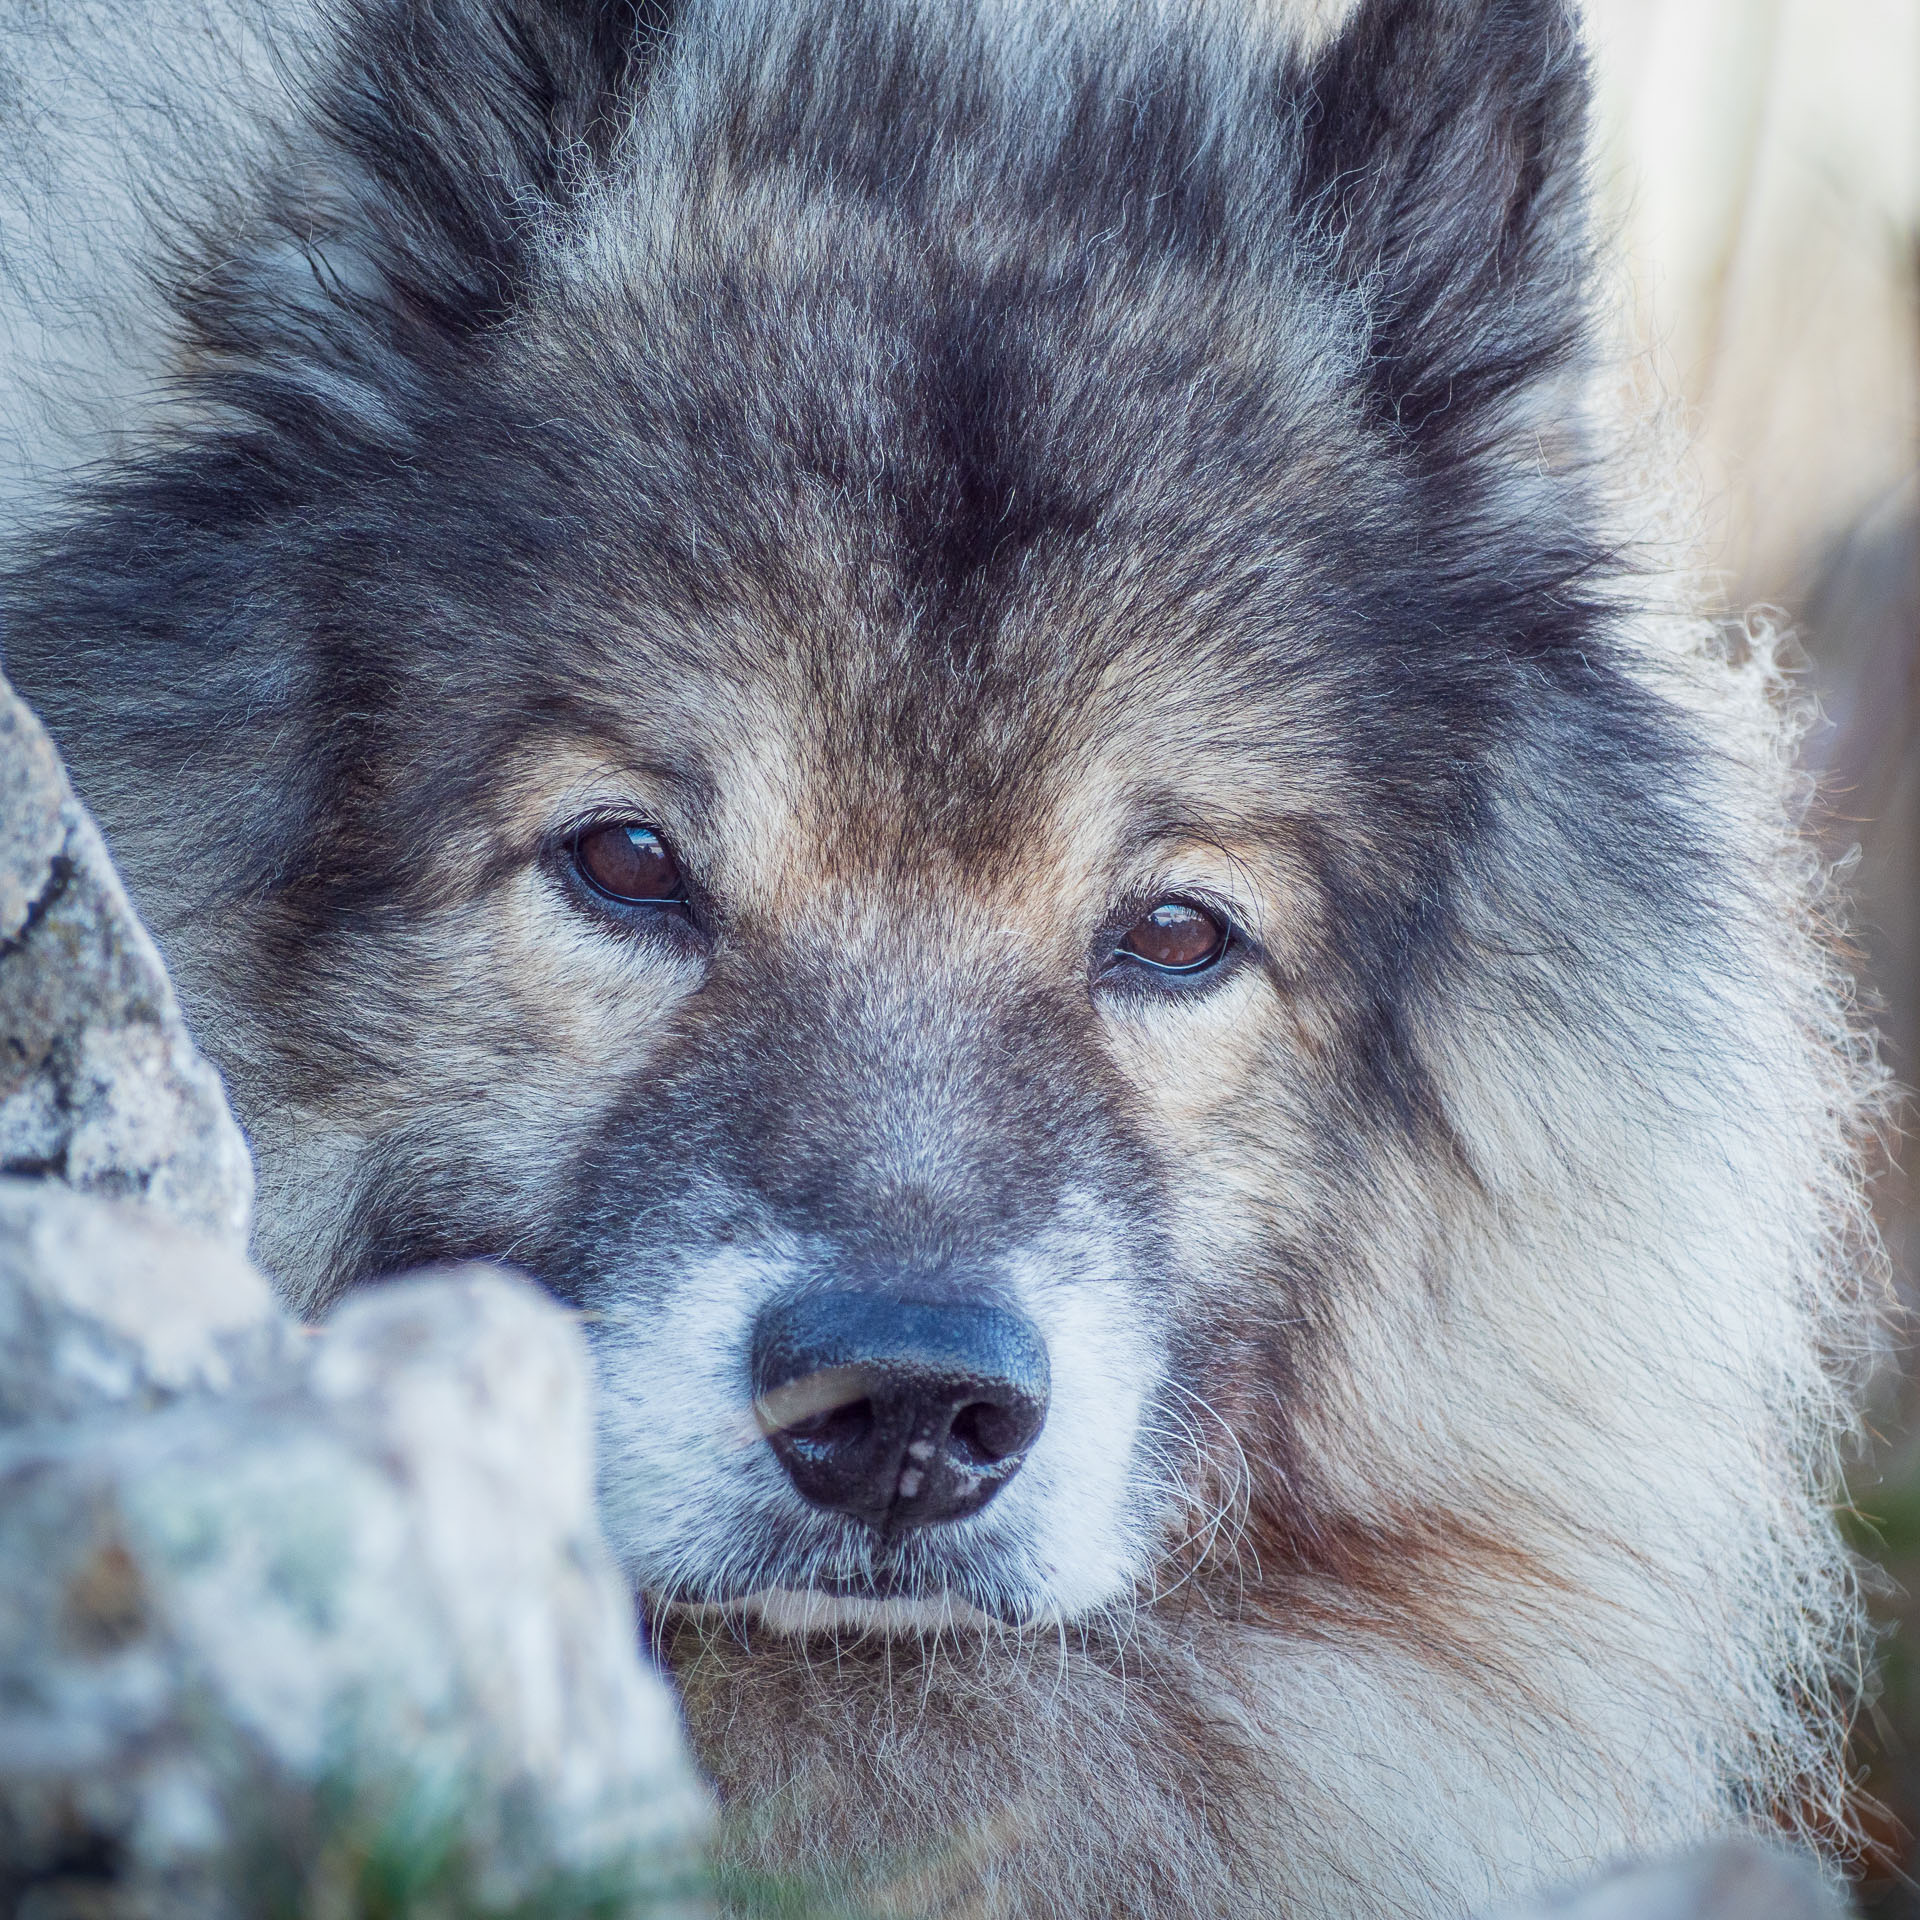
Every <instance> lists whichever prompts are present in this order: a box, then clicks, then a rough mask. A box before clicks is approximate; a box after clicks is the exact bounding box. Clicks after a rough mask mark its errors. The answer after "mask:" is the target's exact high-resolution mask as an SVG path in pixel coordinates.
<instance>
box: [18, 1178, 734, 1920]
mask: <svg viewBox="0 0 1920 1920" xmlns="http://www.w3.org/2000/svg"><path fill="white" fill-rule="evenodd" d="M8 1204H10V1205H12V1204H15V1203H14V1201H13V1200H12V1199H10V1200H9V1202H8ZM88 1205H95V1206H97V1205H98V1203H89V1202H73V1201H70V1200H68V1201H65V1202H63V1203H62V1205H60V1206H56V1207H55V1208H54V1209H53V1210H52V1216H51V1217H52V1224H51V1226H45V1225H42V1226H38V1227H36V1228H35V1231H36V1233H37V1235H38V1236H39V1237H38V1239H37V1241H36V1244H37V1245H41V1246H45V1247H57V1246H58V1245H60V1244H62V1240H61V1238H60V1236H62V1235H66V1236H68V1239H67V1240H66V1242H65V1244H83V1245H88V1246H106V1245H108V1244H109V1243H110V1238H111V1234H112V1233H113V1232H117V1231H119V1230H120V1229H121V1228H122V1226H123V1224H124V1222H123V1220H120V1219H116V1220H114V1221H113V1222H111V1223H110V1225H109V1226H108V1227H105V1228H98V1229H95V1228H90V1227H85V1226H78V1225H76V1224H75V1223H74V1218H73V1217H72V1216H70V1215H69V1214H68V1213H67V1212H66V1211H65V1209H66V1208H70V1207H75V1206H78V1207H86V1206H88ZM90 1234H92V1235H95V1236H96V1237H94V1238H92V1239H89V1238H88V1237H87V1236H88V1235H90ZM178 1251H179V1243H178V1242H170V1243H169V1252H170V1254H173V1253H178ZM16 1264H17V1263H16ZM81 1266H82V1267H84V1262H82V1263H81ZM8 1271H9V1272H11V1271H13V1269H9V1270H8ZM185 1271H186V1269H185V1268H184V1267H176V1268H175V1269H173V1273H174V1276H175V1281H178V1279H179V1277H180V1276H181V1275H183V1274H184V1273H185ZM93 1284H94V1283H93V1282H92V1281H87V1282H83V1283H81V1284H80V1285H76V1286H75V1287H73V1288H70V1289H68V1290H67V1292H66V1293H65V1294H64V1295H62V1296H60V1302H59V1304H60V1306H61V1309H62V1311H61V1312H56V1313H52V1314H46V1315H43V1317H42V1319H41V1320H40V1321H38V1322H33V1323H32V1324H33V1325H35V1326H37V1327H40V1328H41V1329H43V1330H44V1329H48V1328H51V1329H53V1330H54V1334H55V1337H56V1338H57V1337H58V1336H59V1334H60V1332H61V1331H62V1330H64V1332H65V1333H66V1334H67V1335H69V1336H70V1335H71V1333H72V1326H73V1322H74V1321H75V1320H76V1319H77V1318H79V1317H80V1309H79V1307H78V1305H77V1304H76V1300H77V1296H78V1295H80V1294H81V1293H82V1292H84V1291H85V1288H86V1287H87V1286H91V1285H93ZM169 1284H172V1282H170V1283H169ZM0 1285H7V1286H8V1290H10V1291H13V1292H15V1293H17V1292H18V1291H19V1289H18V1287H17V1286H16V1285H13V1284H11V1283H8V1282H5V1281H0ZM33 1285H34V1286H35V1287H37V1288H38V1291H35V1292H33V1293H32V1296H31V1297H32V1299H33V1300H34V1301H35V1302H39V1301H41V1300H43V1299H44V1298H45V1297H46V1295H47V1292H48V1289H47V1287H46V1285H45V1284H44V1283H43V1282H40V1281H35V1282H33ZM55 1291H57V1290H55ZM100 1297H101V1298H103V1299H104V1301H105V1303H106V1305H105V1309H104V1311H103V1313H102V1316H101V1318H100V1321H99V1323H98V1328H99V1331H98V1335H97V1337H98V1339H99V1340H100V1341H101V1342H103V1343H109V1344H108V1346H107V1349H106V1350H108V1351H110V1352H112V1353H114V1354H115V1355H120V1354H121V1352H122V1349H121V1347H120V1346H119V1345H117V1344H111V1343H120V1342H124V1343H126V1346H127V1347H128V1348H130V1349H132V1350H133V1357H132V1358H130V1359H126V1361H125V1364H124V1365H123V1366H121V1367H119V1368H118V1369H98V1368H96V1369H92V1370H91V1371H90V1370H89V1368H88V1367H85V1366H83V1367H81V1368H79V1369H78V1370H76V1371H75V1372H74V1373H73V1375H72V1377H73V1378H74V1379H82V1380H84V1379H87V1378H104V1385H103V1388H102V1392H101V1398H100V1403H99V1404H100V1407H101V1408H103V1409H110V1408H114V1407H124V1406H125V1405H127V1404H128V1401H129V1395H128V1393H127V1391H126V1390H125V1387H124V1384H123V1383H124V1381H125V1380H127V1379H132V1380H134V1381H136V1382H140V1383H145V1385H144V1387H143V1388H141V1389H139V1391H144V1392H146V1393H147V1394H148V1395H149V1396H151V1395H153V1394H154V1393H156V1392H159V1391H161V1387H160V1383H165V1391H166V1392H168V1393H172V1395H173V1397H172V1398H171V1400H170V1402H169V1403H167V1404H164V1405H162V1406H161V1407H160V1409H159V1410H158V1411H154V1412H149V1413H145V1414H142V1415H139V1416H131V1415H127V1414H124V1413H121V1414H118V1415H114V1416H113V1417H96V1418H92V1419H84V1420H70V1421H68V1422H67V1423H65V1424H61V1425H51V1424H42V1425H38V1426H32V1427H22V1428H16V1429H15V1430H14V1431H13V1432H12V1433H11V1434H10V1435H8V1436H6V1437H5V1438H4V1439H0V1903H3V1902H4V1901H5V1899H7V1898H8V1897H11V1898H12V1899H13V1900H15V1901H20V1900H28V1901H31V1902H32V1903H34V1905H33V1911H35V1912H36V1913H41V1914H46V1915H51V1914H56V1913H72V1914H76V1915H77V1914H79V1913H82V1912H85V1913H90V1914H98V1915H101V1916H106V1915H113V1916H124V1917H125V1920H134V1916H136V1915H137V1916H140V1917H141V1920H175V1917H176V1916H177V1917H178V1920H186V1916H189V1915H191V1916H193V1917H194V1920H223V1916H233V1920H240V1916H251V1915H266V1914H277V1913H286V1914H296V1913H297V1914H301V1915H307V1914H333V1913H338V1914H340V1915H342V1916H351V1915H358V1914H361V1913H363V1912H374V1911H394V1912H396V1913H398V1912H407V1913H412V1912H444V1913H446V1914H448V1915H449V1916H452V1915H462V1916H464V1915H484V1914H490V1913H500V1914H505V1913H507V1912H512V1913H514V1914H516V1915H521V1916H524V1917H527V1920H531V1916H537V1915H541V1914H549V1913H550V1914H553V1915H555V1916H558V1915H561V1914H585V1913H589V1912H591V1913H594V1914H604V1915H606V1916H609V1920H611V1916H614V1915H629V1914H630V1915H639V1914H643V1913H645V1914H666V1913H690V1912H697V1911H702V1910H704V1908H703V1906H702V1901H701V1898H700V1896H699V1894H698V1891H697V1880H698V1871H697V1863H698V1850H699V1846H700V1842H701V1840H702V1837H703V1835H704V1831H705V1823H706V1819H707V1801H706V1796H705V1792H704V1789H703V1788H702V1787H701V1786H700V1785H699V1783H698V1781H697V1780H696V1778H695V1776H694V1774H693V1771H692V1769H691V1766H690V1765H689V1763H688V1761H687V1759H686V1758H685V1754H684V1749H683V1746H682V1743H681V1737H680V1731H679V1725H678V1719H677V1712H676V1709H675V1706H674V1703H673V1701H672V1698H671V1695H670V1694H669V1692H668V1690H667V1688H666V1686H665V1685H664V1683H663V1682H662V1681H660V1680H659V1679H658V1678H657V1677H656V1676H655V1675H653V1674H652V1673H651V1672H650V1671H649V1670H648V1669H647V1668H646V1667H645V1666H644V1665H643V1663H642V1661H641V1660H640V1657H639V1654H638V1651H637V1643H636V1635H635V1626H634V1619H633V1613H632V1608H631V1604H630V1602H629V1600H628V1597H627V1594H626V1591H625V1588H624V1585H623V1583H622V1582H621V1580H620V1578H619V1576H618V1574H617V1572H616V1570H615V1568H614V1567H613V1565H612V1563H611V1561H610V1559H609V1558H608V1556H607V1554H606V1551H605V1549H604V1547H603V1545H602V1544H601V1541H600V1538H599V1535H598V1532H597V1530H596V1528H595V1524H594V1517H593V1504H592V1459H591V1445H592V1443H591V1428H590V1420H589V1403H588V1394H589V1373H588V1365H587V1358H586V1353H585V1349H584V1346H583V1344H582V1342H581V1341H580V1339H579V1337H578V1335H577V1333H576V1331H575V1329H574V1328H573V1327H572V1325H571V1324H570V1323H569V1322H568V1320H567V1318H566V1316H565V1315H564V1314H562V1313H561V1312H560V1311H559V1310H558V1309H557V1308H555V1307H554V1306H553V1305H552V1304H551V1302H549V1301H548V1300H546V1299H545V1298H544V1297H543V1296H541V1295H539V1294H538V1293H536V1292H535V1290H534V1289H533V1288H531V1287H530V1286H528V1285H527V1284H526V1283H524V1282H522V1281H519V1280H516V1279H513V1278H510V1277H508V1276H505V1275H502V1274H500V1273H498V1272H496V1271H493V1270H490V1269H483V1268H467V1269H461V1270H458V1271H456V1272H453V1273H449V1274H445V1275H440V1276H435V1277H429V1278H421V1279H416V1280H411V1281H405V1282H398V1283H395V1284H393V1285H391V1286H389V1287H385V1288H382V1289H379V1290H377V1291H375V1292H372V1293H368V1294H364V1295H362V1296H360V1297H358V1298H356V1299H353V1300H351V1301H349V1303H348V1304H347V1305H346V1306H345V1307H343V1308H342V1310H341V1311H340V1313H339V1314H338V1315H337V1316H336V1317H335V1319H334V1321H333V1322H332V1323H331V1324H330V1325H329V1327H328V1328H327V1329H326V1330H324V1331H323V1332H322V1333H320V1334H319V1335H317V1336H315V1337H313V1338H312V1339H311V1340H307V1341H301V1340H299V1339H298V1337H297V1336H294V1344H295V1346H296V1347H297V1349H298V1350H297V1351H293V1352H291V1353H290V1352H289V1351H288V1350H287V1349H286V1347H285V1346H284V1344H283V1345H282V1346H281V1348H280V1350H279V1351H278V1353H277V1354H275V1353H274V1352H273V1351H272V1349H273V1346H274V1341H273V1337H272V1336H271V1334H266V1335H264V1337H263V1327H264V1326H265V1324H266V1323H265V1322H264V1321H263V1320H262V1319H261V1318H260V1317H258V1316H257V1314H256V1311H255V1310H256V1309H257V1308H258V1306H259V1305H260V1301H259V1298H258V1296H257V1294H255V1293H254V1292H253V1290H252V1289H251V1288H250V1287H249V1286H248V1284H247V1283H246V1282H245V1281H244V1280H241V1279H236V1278H235V1277H234V1276H233V1275H232V1274H231V1273H229V1274H227V1275H226V1276H225V1277H223V1278H222V1279H221V1280H220V1281H219V1282H218V1283H217V1284H215V1285H213V1286H210V1287H209V1288H208V1290H207V1292H206V1294H205V1296H204V1311H203V1312H201V1313H200V1315H199V1317H198V1320H197V1322H196V1323H195V1324H194V1325H192V1326H191V1327H190V1328H189V1329H188V1330H186V1331H184V1332H183V1331H182V1330H181V1329H180V1328H179V1327H178V1326H177V1325H175V1324H173V1323H172V1322H171V1320H170V1318H169V1319H168V1323H167V1324H166V1325H164V1326H161V1325H159V1324H158V1323H157V1321H156V1323H154V1324H151V1325H147V1324H143V1323H142V1322H141V1321H140V1317H139V1315H138V1314H137V1313H133V1314H130V1313H128V1312H126V1311H124V1299H125V1296H124V1295H123V1294H122V1293H121V1292H120V1291H119V1290H117V1288H116V1287H115V1286H114V1285H112V1284H111V1283H109V1284H107V1285H106V1286H105V1287H104V1289H103V1290H102V1292H101V1296H100ZM63 1313H64V1316H65V1317H64V1318H63V1317H62V1314H63ZM188 1317H189V1318H191V1317H192V1316H191V1315H189V1316H188ZM18 1324H27V1322H26V1321H24V1320H22V1321H20V1322H18ZM38 1337H45V1335H44V1331H43V1333H42V1335H41V1336H38ZM236 1339H237V1340H238V1341H239V1343H240V1348H241V1357H240V1358H239V1359H238V1360H236V1358H235V1348H234V1342H235V1341H236ZM223 1372H224V1373H225V1374H226V1375H227V1376H228V1378H229V1379H231V1380H233V1382H234V1384H232V1385H230V1386H229V1388H228V1390H227V1391H226V1392H224V1393H213V1392H207V1391H203V1390H201V1389H204V1388H205V1387H208V1386H211V1385H215V1384H218V1381H219V1377H220V1376H221V1375H222V1373H223ZM107 1375H110V1376H111V1377H105V1376H107ZM60 1404H61V1405H62V1406H63V1407H64V1408H66V1409H67V1410H69V1411H70V1410H72V1407H73V1395H72V1394H69V1395H68V1397H67V1398H66V1399H64V1400H62V1401H61V1403H60ZM396 1877H397V1882H398V1883H404V1884H406V1885H407V1886H409V1887H411V1889H412V1894H411V1896H410V1898H411V1901H412V1904H406V1903H401V1904H397V1905H390V1906H382V1905H381V1904H380V1902H381V1901H382V1900H388V1901H391V1898H392V1896H391V1893H390V1892H387V1893H382V1892H381V1891H380V1889H382V1888H388V1889H390V1888H391V1887H392V1886H393V1885H394V1884H396V1883H397V1882H396Z"/></svg>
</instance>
